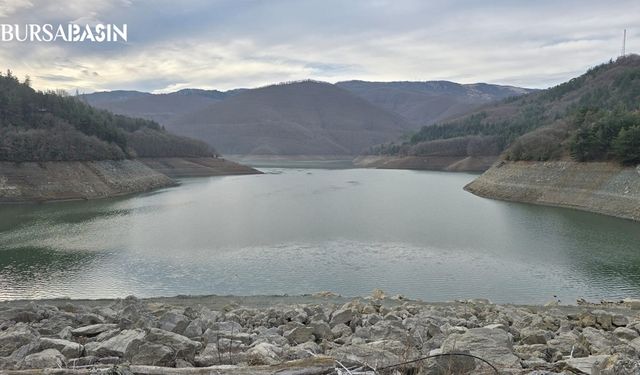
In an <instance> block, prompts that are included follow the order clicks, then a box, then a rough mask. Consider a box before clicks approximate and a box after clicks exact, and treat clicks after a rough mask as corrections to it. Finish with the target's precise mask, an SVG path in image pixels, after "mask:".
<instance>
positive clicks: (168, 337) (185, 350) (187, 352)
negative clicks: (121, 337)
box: [146, 328, 202, 362]
mask: <svg viewBox="0 0 640 375" xmlns="http://www.w3.org/2000/svg"><path fill="white" fill-rule="evenodd" d="M146 340H147V341H149V342H153V343H156V344H161V345H164V346H168V347H169V348H171V349H173V350H174V351H175V354H176V358H182V359H186V360H188V361H191V362H193V360H194V357H195V354H196V351H198V350H200V349H201V348H202V344H201V343H199V342H197V341H193V340H191V339H189V338H188V337H185V336H182V335H179V334H177V333H174V332H169V331H165V330H162V329H158V328H152V329H150V330H149V333H148V334H147V337H146Z"/></svg>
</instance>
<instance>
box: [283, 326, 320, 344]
mask: <svg viewBox="0 0 640 375" xmlns="http://www.w3.org/2000/svg"><path fill="white" fill-rule="evenodd" d="M284 337H285V338H286V339H287V340H289V343H291V344H293V345H296V344H302V343H304V342H307V341H313V340H315V336H314V335H313V328H310V327H296V328H294V329H292V330H289V331H287V332H285V333H284Z"/></svg>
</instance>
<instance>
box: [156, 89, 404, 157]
mask: <svg viewBox="0 0 640 375" xmlns="http://www.w3.org/2000/svg"><path fill="white" fill-rule="evenodd" d="M410 128H411V125H410V124H409V123H407V122H406V121H405V120H404V119H402V118H401V117H400V116H398V115H396V114H393V113H389V112H387V111H385V110H383V109H380V108H378V107H376V106H374V105H373V104H371V103H369V102H368V101H366V100H364V99H362V98H359V97H357V96H355V95H353V94H351V93H350V92H348V91H347V90H344V89H341V88H339V87H337V86H335V85H331V84H328V83H322V82H313V81H303V82H295V83H287V84H280V85H273V86H268V87H263V88H258V89H253V90H246V91H243V92H241V93H238V94H237V95H234V96H231V97H229V98H227V99H225V100H223V101H220V102H218V103H214V104H212V105H210V106H208V107H207V108H205V109H203V110H200V111H198V112H195V113H190V114H186V115H183V116H180V117H177V118H175V119H173V120H172V121H171V122H170V123H168V124H167V129H169V130H170V131H172V132H175V133H176V134H181V135H185V136H190V137H195V138H199V139H201V140H203V141H206V142H208V143H209V144H211V145H214V146H215V147H216V149H217V150H219V151H220V152H222V153H227V154H253V155H353V154H358V153H360V152H362V151H363V150H364V149H366V148H367V147H369V146H371V145H373V144H377V143H381V142H386V141H389V140H392V139H395V138H397V137H399V136H400V135H401V134H403V133H404V132H406V131H407V130H408V129H410Z"/></svg>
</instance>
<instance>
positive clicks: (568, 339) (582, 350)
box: [547, 332, 589, 357]
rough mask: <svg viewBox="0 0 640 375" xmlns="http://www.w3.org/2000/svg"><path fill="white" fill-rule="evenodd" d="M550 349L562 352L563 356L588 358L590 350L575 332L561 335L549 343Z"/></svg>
mask: <svg viewBox="0 0 640 375" xmlns="http://www.w3.org/2000/svg"><path fill="white" fill-rule="evenodd" d="M547 346H549V348H551V349H553V350H556V351H558V352H560V353H561V354H562V355H563V356H570V355H571V356H573V357H586V356H588V355H589V348H588V347H586V346H585V345H584V340H581V339H580V337H578V336H577V335H576V334H574V333H573V332H569V333H563V334H560V335H558V336H556V337H554V338H553V339H551V340H549V341H547Z"/></svg>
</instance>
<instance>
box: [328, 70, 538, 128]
mask: <svg viewBox="0 0 640 375" xmlns="http://www.w3.org/2000/svg"><path fill="white" fill-rule="evenodd" d="M336 85H337V86H339V87H342V88H344V89H346V90H349V91H351V92H352V93H354V94H356V95H358V96H360V97H362V98H364V99H366V100H368V101H370V102H371V103H373V104H375V105H377V106H379V107H381V108H384V109H386V110H388V111H390V112H394V113H396V114H399V115H401V116H402V117H403V118H405V119H406V120H407V121H409V122H410V123H411V124H413V125H414V126H416V128H417V127H419V126H423V125H430V124H433V123H435V122H438V121H442V120H445V119H447V118H450V117H454V116H459V115H461V114H464V113H467V112H469V111H471V110H474V109H476V108H478V107H480V106H482V105H485V104H487V103H491V102H495V101H497V100H501V99H505V98H508V97H513V96H520V95H523V94H526V93H529V92H532V91H534V90H530V89H524V88H519V87H513V86H501V85H491V84H486V83H475V84H466V85H463V84H459V83H454V82H449V81H427V82H367V81H345V82H338V83H336Z"/></svg>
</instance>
